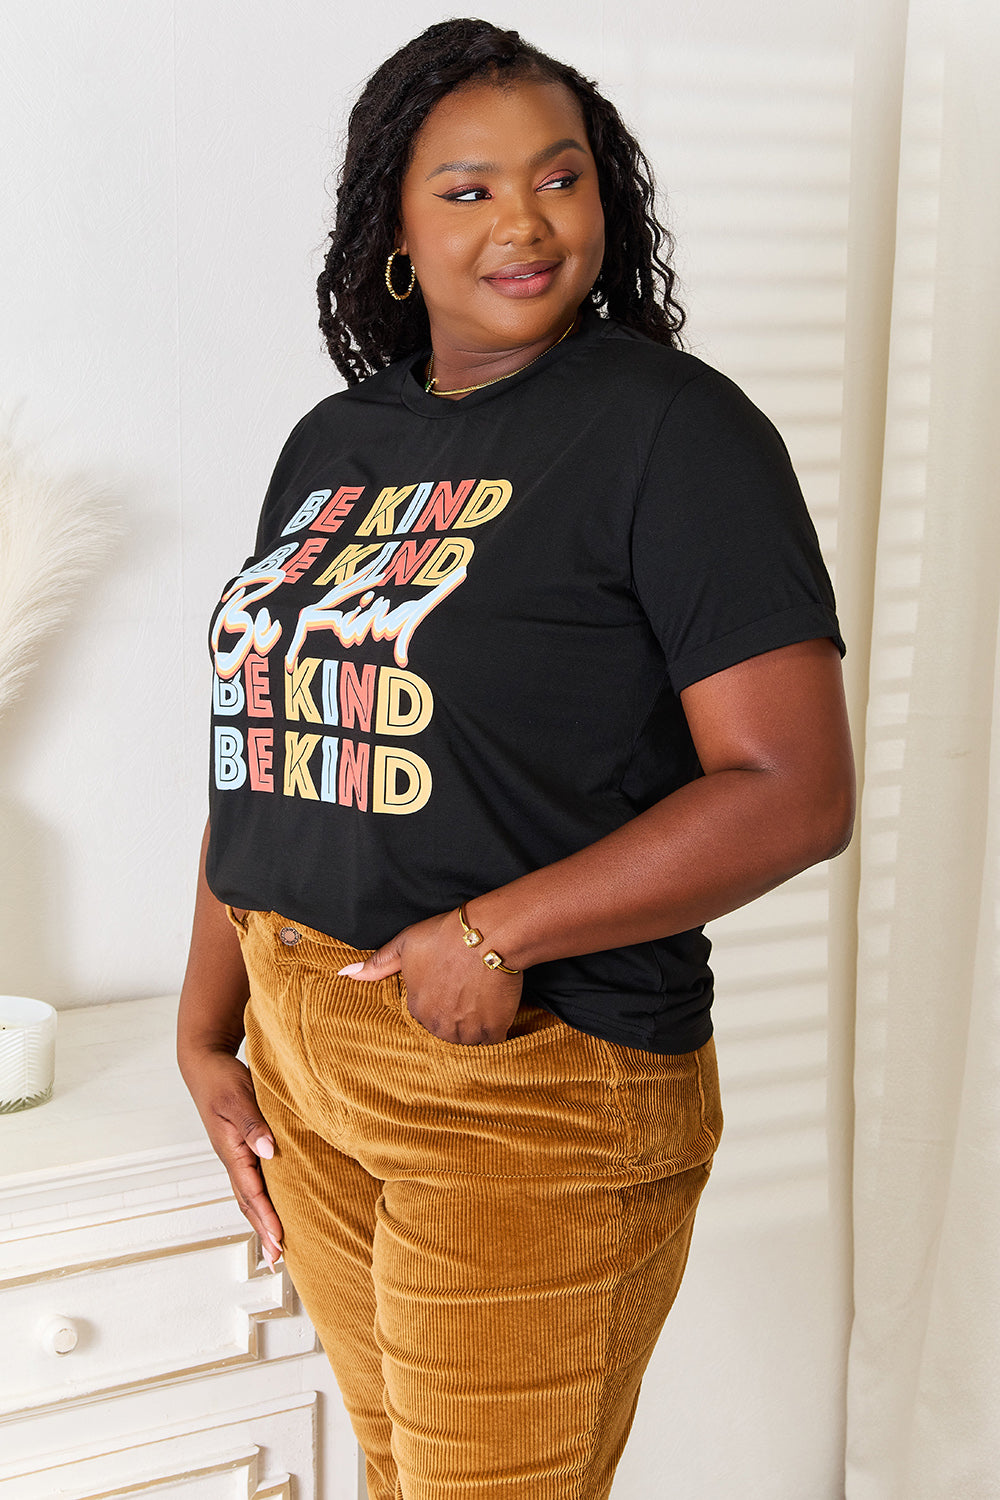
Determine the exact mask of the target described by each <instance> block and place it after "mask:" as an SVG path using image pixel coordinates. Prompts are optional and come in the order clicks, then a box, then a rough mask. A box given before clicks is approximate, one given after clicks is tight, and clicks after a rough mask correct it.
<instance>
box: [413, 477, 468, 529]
mask: <svg viewBox="0 0 1000 1500" xmlns="http://www.w3.org/2000/svg"><path fill="white" fill-rule="evenodd" d="M475 482H476V481H475V480H474V479H463V480H462V481H461V483H460V484H459V486H458V489H457V490H455V489H452V487H451V485H450V484H449V482H448V480H447V479H442V480H441V483H440V484H439V485H438V487H437V489H436V490H435V491H434V493H433V495H432V496H431V498H430V500H429V501H428V502H427V505H426V506H425V507H424V509H423V511H422V512H421V515H420V519H419V521H417V522H416V524H415V525H414V527H413V529H414V531H426V530H427V528H428V526H432V527H433V529H434V530H435V531H447V530H448V527H449V526H450V525H451V524H452V522H453V521H454V519H455V517H456V516H457V515H458V512H459V511H460V509H461V507H462V501H463V500H464V499H465V498H466V497H467V495H468V493H469V491H470V490H471V489H472V486H473V485H474V484H475Z"/></svg>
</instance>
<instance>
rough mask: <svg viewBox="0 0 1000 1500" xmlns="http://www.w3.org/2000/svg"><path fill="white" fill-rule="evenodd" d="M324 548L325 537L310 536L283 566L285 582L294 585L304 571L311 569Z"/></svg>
mask: <svg viewBox="0 0 1000 1500" xmlns="http://www.w3.org/2000/svg"><path fill="white" fill-rule="evenodd" d="M325 546H326V537H325V536H311V537H310V538H309V540H308V541H305V542H303V543H302V546H301V547H300V548H299V550H298V552H296V554H295V556H294V557H292V558H290V559H289V561H288V562H287V563H286V564H285V567H284V574H285V582H286V583H294V582H295V580H296V579H297V578H301V577H302V574H303V573H304V572H305V571H306V569H307V568H309V567H312V565H313V563H314V562H315V561H316V559H317V557H319V555H320V553H321V552H322V550H323V548H324V547H325Z"/></svg>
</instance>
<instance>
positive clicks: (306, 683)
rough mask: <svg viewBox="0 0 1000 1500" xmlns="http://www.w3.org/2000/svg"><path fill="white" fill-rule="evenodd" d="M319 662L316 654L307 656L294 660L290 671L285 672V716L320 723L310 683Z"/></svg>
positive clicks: (320, 719)
mask: <svg viewBox="0 0 1000 1500" xmlns="http://www.w3.org/2000/svg"><path fill="white" fill-rule="evenodd" d="M319 664H320V658H319V657H318V656H307V657H306V658H305V660H304V661H300V662H296V664H295V666H294V667H293V668H292V670H291V671H290V672H286V673H285V718H286V719H298V718H299V717H301V718H303V719H308V720H309V722H310V723H311V724H321V723H322V722H323V721H322V718H321V717H320V711H319V709H318V708H317V707H316V703H315V700H314V698H313V695H312V693H311V692H310V691H309V687H310V684H311V682H312V680H313V676H314V674H315V672H316V668H317V667H318V666H319Z"/></svg>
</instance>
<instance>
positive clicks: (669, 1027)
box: [208, 313, 843, 1052]
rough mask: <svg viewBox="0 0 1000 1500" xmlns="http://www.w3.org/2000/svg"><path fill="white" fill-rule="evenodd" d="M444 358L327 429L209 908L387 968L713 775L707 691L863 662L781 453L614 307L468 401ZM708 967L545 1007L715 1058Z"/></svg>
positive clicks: (296, 528) (219, 637) (247, 677)
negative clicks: (288, 929)
mask: <svg viewBox="0 0 1000 1500" xmlns="http://www.w3.org/2000/svg"><path fill="white" fill-rule="evenodd" d="M423 364H424V361H423V360H417V361H406V362H401V363H399V364H396V365H394V366H391V367H390V368H389V369H387V370H384V371H382V372H381V373H379V374H377V375H375V376H373V377H371V378H370V379H369V380H366V381H365V382H364V383H363V384H362V385H360V386H358V387H356V388H354V389H352V390H350V391H345V392H342V393H339V394H337V395H334V396H331V397H329V398H328V399H327V400H325V401H323V402H321V403H320V404H319V406H317V407H316V408H315V410H314V411H312V412H310V413H309V414H308V416H306V417H304V418H303V420H302V421H301V422H300V423H299V424H298V426H297V427H296V428H295V430H294V431H293V433H292V435H291V437H290V438H289V440H288V442H287V444H286V445H285V448H284V450H283V451H282V453H281V456H280V458H279V461H278V464H277V468H276V470H275V473H274V477H273V479H272V482H271V485H270V487H269V489H268V492H267V496H266V499H265V502H264V507H263V512H262V514H261V519H260V526H259V530H258V535H257V543H256V548H255V552H254V554H253V556H252V557H251V558H250V559H248V560H247V563H246V564H245V565H244V568H243V570H242V572H241V574H240V575H239V576H238V577H237V578H236V579H235V580H233V581H232V582H231V583H230V584H229V586H228V587H227V590H226V597H225V599H224V601H223V603H222V605H221V606H220V609H219V610H218V612H217V614H216V617H215V620H214V622H213V630H212V641H213V648H214V655H215V664H216V674H217V675H216V680H215V696H214V711H213V769H212V776H211V823H212V837H211V844H210V849H209V859H208V878H209V883H210V885H211V887H212V890H213V891H214V892H215V894H216V895H217V896H218V897H219V898H220V899H222V900H225V901H229V902H232V903H233V904H234V905H236V906H239V907H251V908H255V909H264V910H273V911H278V912H281V913H283V914H284V915H285V916H287V917H290V918H292V919H297V920H300V921H302V922H304V923H306V924H308V925H309V926H312V927H315V928H318V929H319V930H320V931H323V932H328V933H331V934H332V935H335V936H337V937H340V938H342V939H344V940H345V941H346V942H348V943H350V944H352V945H353V946H355V947H359V948H372V947H377V946H379V945H380V944H381V943H383V942H385V941H386V940H387V939H388V938H390V937H391V936H393V935H394V934H395V933H396V932H398V931H399V929H400V928H402V927H404V926H406V925H407V924H408V923H410V922H414V921H417V920H419V919H421V918H423V917H426V916H430V915H432V914H433V913H436V912H440V911H447V910H450V909H452V908H453V907H455V906H457V905H458V904H459V903H460V902H461V901H463V900H468V899H471V898H472V897H473V896H475V895H476V894H477V893H480V892H482V891H486V890H490V889H493V888H494V887H496V886H498V885H502V884H504V883H505V882H507V881H509V880H512V879H514V878H515V877H516V876H518V875H520V874H522V873H524V872H525V871H527V870H531V869H535V868H538V867H539V866H542V865H546V864H549V863H551V862H552V861H553V860H556V859H558V858H560V857H561V856H563V855H566V854H568V853H570V852H572V851H574V850H576V849H579V848H581V847H583V846H584V845H587V844H590V843H592V842H593V841H594V840H595V839H599V838H600V837H601V836H602V835H603V834H605V833H608V832H609V831H610V830H612V829H614V828H617V827H618V826H620V825H621V824H622V823H624V822H625V821H627V820H628V819H629V818H631V817H632V816H633V815H634V814H635V813H636V812H639V811H641V810H642V809H643V808H646V807H649V806H650V805H651V804H652V803H654V802H656V801H658V800H659V799H660V798H662V797H665V796H667V795H668V794H669V793H670V792H671V791H673V790H674V789H675V788H677V787H679V786H681V785H683V784H684V783H686V782H688V781H690V780H692V779H693V778H694V777H696V776H698V775H699V774H700V768H699V766H698V762H697V757H696V755H695V752H694V748H693V746H692V743H691V738H690V735H689V733H688V731H687V726H686V722H685V719H684V716H683V712H682V710H681V704H680V699H679V696H678V695H679V694H680V692H681V691H682V690H683V689H684V688H685V687H687V686H688V685H689V684H691V683H693V682H696V681H698V680H699V679H700V678H703V677H705V676H708V675H711V674H712V673H715V672H718V671H721V670H723V669H724V668H726V667H729V666H732V665H734V664H735V663H736V662H739V661H742V660H744V659H746V658H747V657H750V656H754V655H757V654H759V653H760V652H763V651H768V650H771V649H773V648H775V647H778V646H783V645H788V644H791V643H793V642H795V641H801V640H807V639H810V638H813V637H816V636H829V637H831V638H832V639H833V640H834V641H836V643H837V644H838V646H839V647H840V649H841V650H842V649H843V645H842V642H841V640H840V635H839V632H838V627H837V621H836V617H835V614H834V603H833V595H832V591H831V588H830V583H829V579H828V577H827V574H826V572H825V570H824V567H823V564H822V561H821V559H820V554H819V548H818V545H817V542H816V537H815V533H814V530H813V527H812V524H811V522H810V520H809V517H808V515H807V512H806V509H805V506H804V504H803V501H802V497H801V494H800V492H799V488H798V485H797V483H796V480H795V477H794V475H793V473H792V469H791V465H790V463H789V460H788V456H787V454H786V452H785V449H784V447H783V445H782V443H781V439H780V438H779V437H778V435H777V433H776V432H775V431H774V428H773V427H772V426H771V424H770V423H769V422H768V421H767V420H766V418H764V417H763V416H762V415H761V413H760V412H758V411H757V410H756V408H755V407H754V406H753V405H752V404H751V403H750V402H749V401H748V400H747V398H746V397H745V396H744V395H743V394H742V393H741V392H740V391H739V390H738V389H737V387H735V386H734V385H733V384H732V382H731V381H729V380H727V379H726V378H725V377H724V376H722V375H720V374H718V373H717V372H716V371H713V370H711V369H710V368H708V366H706V365H704V364H703V363H701V362H700V361H699V360H697V359H695V358H693V357H692V356H690V355H687V354H683V353H680V352H678V351H676V350H673V349H668V348H664V347H662V346H659V345H656V344H653V343H652V342H650V341H649V340H648V339H645V338H643V337H641V336H639V335H636V334H633V333H631V332H629V331H628V330H625V329H623V328H620V327H618V326H617V325H615V324H612V323H609V322H607V321H605V320H603V319H601V318H599V317H598V316H597V315H596V314H594V313H590V314H588V315H587V317H586V318H585V320H584V322H583V325H582V327H581V329H580V330H579V332H577V333H576V334H574V335H573V336H572V337H571V338H570V339H567V340H566V341H564V342H563V343H562V344H560V345H558V346H556V347H555V348H553V349H552V350H550V351H549V352H548V353H547V354H546V355H544V356H543V357H542V359H540V360H538V361H536V362H535V363H534V364H533V365H532V366H531V367H530V368H527V369H525V370H524V371H522V372H520V373H519V374H517V375H515V376H513V377H511V378H510V379H508V380H505V381H502V382H500V383H498V384H497V385H495V386H491V387H487V388H485V389H483V390H481V391H478V392H475V393H474V394H472V395H470V396H467V397H466V398H465V399H464V400H462V401H457V402H452V401H444V400H441V399H439V398H436V397H433V396H429V395H427V394H426V392H425V391H424V390H423V388H422V386H421V384H420V381H419V378H418V377H419V373H420V371H421V370H422V368H423ZM352 549H353V550H352ZM361 549H368V550H367V551H364V550H361ZM708 956H709V943H708V940H707V939H706V938H705V936H704V934H703V933H702V932H701V930H700V929H698V930H695V931H691V932H684V933H679V934H674V935H672V936H667V937H665V938H664V939H663V940H662V941H658V942H650V943H644V944H639V945H636V946H633V947H627V948H622V949H616V950H613V951H611V952H604V953H597V954H588V955H585V956H583V957H580V958H572V959H565V960H560V961H558V962H554V963H548V964H541V965H538V966H537V967H535V968H533V969H531V970H529V971H528V973H527V975H526V978H525V988H526V991H527V993H528V994H529V995H530V996H531V998H532V999H534V1000H536V1001H538V1002H539V1003H541V1004H543V1005H545V1006H547V1007H549V1008H550V1009H551V1010H553V1011H554V1012H556V1014H558V1015H559V1016H561V1017H562V1018H563V1019H564V1020H565V1021H567V1022H569V1023H570V1024H572V1025H574V1026H578V1027H579V1028H581V1029H582V1030H584V1031H588V1032H592V1033H594V1034H596V1035H598V1036H603V1037H606V1038H607V1039H609V1040H611V1041H615V1042H619V1043H623V1044H625V1045H627V1046H633V1047H640V1048H646V1049H650V1050H653V1051H660V1052H687V1051H690V1050H692V1049H694V1048H696V1047H699V1046H701V1045H702V1043H703V1042H705V1041H706V1040H707V1038H708V1037H709V1035H710V1034H711V1020H710V1014H709V1008H710V1003H711V992H712V978H711V972H710V970H709V966H708Z"/></svg>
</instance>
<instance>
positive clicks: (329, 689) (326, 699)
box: [323, 657, 340, 724]
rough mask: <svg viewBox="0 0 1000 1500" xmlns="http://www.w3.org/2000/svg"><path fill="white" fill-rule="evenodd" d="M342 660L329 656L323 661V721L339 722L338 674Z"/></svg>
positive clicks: (327, 722) (329, 722)
mask: <svg viewBox="0 0 1000 1500" xmlns="http://www.w3.org/2000/svg"><path fill="white" fill-rule="evenodd" d="M339 671H340V662H339V661H337V660H335V659H334V658H331V657H327V659H326V661H324V663H323V723H324V724H339V723H340V709H339V706H338V701H337V676H338V673H339Z"/></svg>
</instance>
